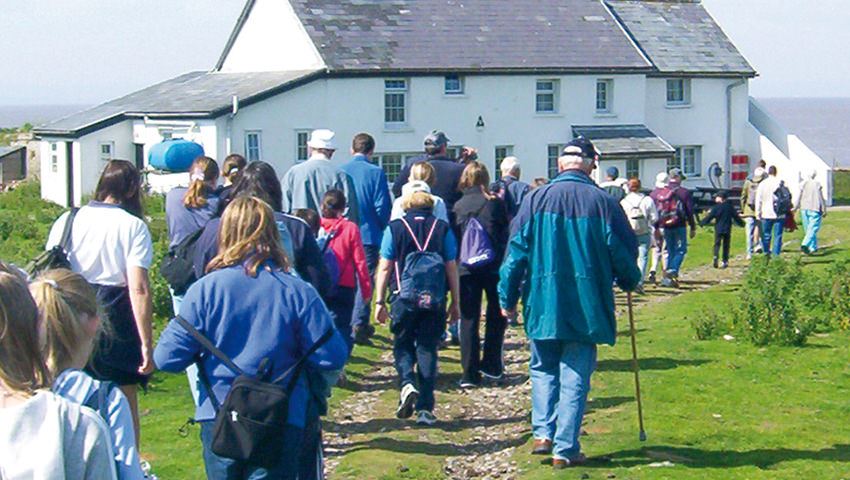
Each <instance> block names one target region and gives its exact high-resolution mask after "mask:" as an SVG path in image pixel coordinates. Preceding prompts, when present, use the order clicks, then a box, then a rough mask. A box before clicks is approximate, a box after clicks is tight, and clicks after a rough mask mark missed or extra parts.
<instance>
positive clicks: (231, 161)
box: [221, 153, 248, 185]
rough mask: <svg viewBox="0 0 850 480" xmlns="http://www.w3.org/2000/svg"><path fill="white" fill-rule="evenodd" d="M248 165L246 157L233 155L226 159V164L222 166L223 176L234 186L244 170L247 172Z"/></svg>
mask: <svg viewBox="0 0 850 480" xmlns="http://www.w3.org/2000/svg"><path fill="white" fill-rule="evenodd" d="M246 165H248V162H247V161H246V160H245V157H243V156H242V155H239V154H238V153H231V154H230V155H228V156H227V157H225V158H224V163H223V164H221V174H222V176H223V177H224V178H226V179H227V180H228V181H230V184H231V185H233V184H235V183H236V182H237V181H238V180H239V177H241V176H242V170H245V166H246Z"/></svg>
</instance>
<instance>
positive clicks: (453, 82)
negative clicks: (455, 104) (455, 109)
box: [444, 75, 463, 95]
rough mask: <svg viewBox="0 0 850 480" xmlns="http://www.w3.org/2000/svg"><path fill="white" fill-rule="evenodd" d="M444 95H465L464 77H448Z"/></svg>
mask: <svg viewBox="0 0 850 480" xmlns="http://www.w3.org/2000/svg"><path fill="white" fill-rule="evenodd" d="M444 93H445V94H446V95H463V77H461V76H460V75H446V78H445V89H444Z"/></svg>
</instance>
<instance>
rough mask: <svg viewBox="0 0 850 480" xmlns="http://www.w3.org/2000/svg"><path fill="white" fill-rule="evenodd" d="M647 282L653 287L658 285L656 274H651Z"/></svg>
mask: <svg viewBox="0 0 850 480" xmlns="http://www.w3.org/2000/svg"><path fill="white" fill-rule="evenodd" d="M647 281H648V282H649V283H651V284H653V285H655V284H657V283H658V282H657V281H656V279H655V272H649V278H648V279H647Z"/></svg>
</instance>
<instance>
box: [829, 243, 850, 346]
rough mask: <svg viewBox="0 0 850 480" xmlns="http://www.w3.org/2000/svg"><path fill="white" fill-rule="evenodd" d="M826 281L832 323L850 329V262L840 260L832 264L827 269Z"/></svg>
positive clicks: (843, 328)
mask: <svg viewBox="0 0 850 480" xmlns="http://www.w3.org/2000/svg"><path fill="white" fill-rule="evenodd" d="M825 280H826V281H825V282H823V283H824V284H825V285H826V286H827V287H828V289H829V292H828V301H826V302H824V303H825V304H827V305H829V312H830V321H831V323H832V325H834V326H836V327H838V328H840V329H842V330H848V329H850V262H848V261H847V260H840V261H838V262H835V263H834V264H832V265H830V266H829V268H828V269H827V271H826V279H825Z"/></svg>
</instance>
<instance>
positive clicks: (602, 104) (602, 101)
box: [596, 80, 614, 113]
mask: <svg viewBox="0 0 850 480" xmlns="http://www.w3.org/2000/svg"><path fill="white" fill-rule="evenodd" d="M613 98H614V80H597V81H596V113H611V106H612V103H613Z"/></svg>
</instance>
